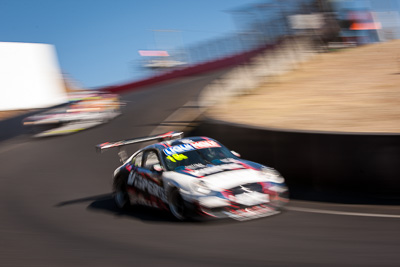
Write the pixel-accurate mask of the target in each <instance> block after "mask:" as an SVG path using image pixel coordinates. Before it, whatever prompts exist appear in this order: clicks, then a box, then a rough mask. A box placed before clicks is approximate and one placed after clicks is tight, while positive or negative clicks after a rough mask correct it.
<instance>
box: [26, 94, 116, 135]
mask: <svg viewBox="0 0 400 267" xmlns="http://www.w3.org/2000/svg"><path fill="white" fill-rule="evenodd" d="M120 106H121V103H120V101H119V97H118V96H117V95H115V94H109V93H101V92H90V93H89V92H86V93H85V92H82V93H80V94H77V95H71V96H70V102H69V103H68V104H67V105H65V106H63V107H59V108H54V109H51V110H48V111H45V112H42V113H39V114H36V115H32V116H29V117H27V118H25V119H24V121H23V124H24V125H25V126H26V127H29V128H30V130H31V131H32V132H33V133H34V134H35V137H45V136H54V135H64V134H70V133H74V132H79V131H82V130H85V129H88V128H91V127H94V126H97V125H100V124H103V123H106V122H108V121H110V120H112V119H114V118H115V117H117V116H119V115H121V111H120Z"/></svg>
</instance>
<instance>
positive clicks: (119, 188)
mask: <svg viewBox="0 0 400 267" xmlns="http://www.w3.org/2000/svg"><path fill="white" fill-rule="evenodd" d="M114 202H115V205H117V207H118V208H120V209H127V208H128V207H129V206H130V203H129V196H128V192H127V191H126V183H125V179H123V178H122V177H118V178H116V179H115V181H114Z"/></svg>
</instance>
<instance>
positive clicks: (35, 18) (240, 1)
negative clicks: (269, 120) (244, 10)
mask: <svg viewBox="0 0 400 267" xmlns="http://www.w3.org/2000/svg"><path fill="white" fill-rule="evenodd" d="M249 3H254V1H251V0H201V1H199V0H114V1H111V0H0V42H28V43H47V44H53V45H55V47H56V50H57V55H58V60H59V63H60V67H61V69H62V71H63V72H64V73H67V74H68V75H69V76H71V77H72V78H73V79H74V80H76V81H77V82H78V83H79V84H81V85H82V86H84V87H86V88H95V87H101V86H107V85H114V84H120V83H124V82H128V81H133V80H136V79H138V77H140V75H141V74H140V72H139V69H138V68H136V67H135V66H136V65H137V61H138V60H139V56H138V52H137V51H138V50H140V49H155V48H157V46H162V45H163V43H171V42H172V43H177V44H179V43H181V44H183V45H184V46H188V45H189V46H190V45H191V44H196V43H198V42H199V41H205V40H209V39H213V38H216V37H220V36H223V35H225V34H228V33H230V32H233V31H235V23H234V19H233V17H232V15H230V14H229V12H226V11H228V10H232V9H233V8H237V7H241V6H244V5H247V4H249ZM164 29H169V30H170V29H173V30H180V31H179V32H171V33H170V34H169V35H168V33H165V32H154V31H152V30H164Z"/></svg>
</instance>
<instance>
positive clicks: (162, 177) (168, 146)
mask: <svg viewBox="0 0 400 267" xmlns="http://www.w3.org/2000/svg"><path fill="white" fill-rule="evenodd" d="M154 140H157V141H158V143H156V144H152V145H148V146H146V147H144V148H142V149H140V150H139V151H137V152H136V153H134V154H133V155H132V156H130V157H129V158H127V156H126V154H124V153H123V152H124V151H123V150H121V149H122V148H123V146H125V145H129V144H134V143H141V142H148V141H154ZM116 147H117V148H119V149H120V152H119V154H120V156H121V161H122V162H123V164H122V166H120V167H118V168H117V169H116V170H115V171H114V176H113V192H114V200H115V203H116V205H117V206H118V207H119V208H122V209H123V208H126V207H128V206H130V205H132V204H139V205H145V206H150V207H155V208H159V209H164V210H169V211H170V212H171V213H172V214H173V215H174V216H175V217H176V218H177V219H179V220H185V219H188V218H194V219H198V218H202V217H212V218H232V219H236V220H249V219H254V218H259V217H265V216H269V215H274V214H277V213H279V212H280V210H281V208H282V207H283V206H284V204H285V203H287V202H288V189H287V187H286V185H285V183H284V178H283V177H282V176H281V175H280V174H279V173H278V172H277V171H276V170H274V169H272V168H269V167H267V166H264V165H261V164H258V163H255V162H251V161H248V160H243V159H240V158H239V154H238V153H236V152H234V151H230V150H228V149H227V148H226V147H225V146H223V145H222V144H221V143H219V142H218V141H216V140H214V139H211V138H208V137H187V138H183V133H181V132H168V133H165V134H161V135H156V136H150V137H142V138H136V139H129V140H123V141H118V142H106V143H103V144H100V145H97V146H96V148H97V150H98V151H103V150H106V149H110V148H116Z"/></svg>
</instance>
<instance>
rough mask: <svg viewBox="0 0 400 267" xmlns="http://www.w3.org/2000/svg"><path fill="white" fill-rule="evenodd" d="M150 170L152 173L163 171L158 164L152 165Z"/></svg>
mask: <svg viewBox="0 0 400 267" xmlns="http://www.w3.org/2000/svg"><path fill="white" fill-rule="evenodd" d="M151 169H152V170H153V171H156V172H163V171H164V169H163V167H162V166H161V165H160V164H154V165H153V167H151Z"/></svg>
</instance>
